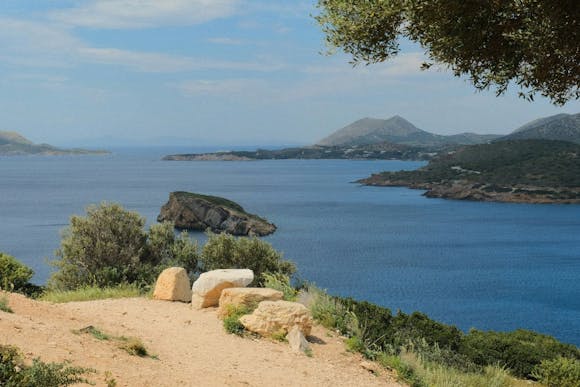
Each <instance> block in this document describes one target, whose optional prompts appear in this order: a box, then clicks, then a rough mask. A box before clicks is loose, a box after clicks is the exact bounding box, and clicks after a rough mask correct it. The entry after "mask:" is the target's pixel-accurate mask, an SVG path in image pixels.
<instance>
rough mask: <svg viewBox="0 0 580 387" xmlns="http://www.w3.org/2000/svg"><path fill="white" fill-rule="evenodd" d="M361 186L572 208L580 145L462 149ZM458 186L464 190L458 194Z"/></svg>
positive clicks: (502, 144)
mask: <svg viewBox="0 0 580 387" xmlns="http://www.w3.org/2000/svg"><path fill="white" fill-rule="evenodd" d="M360 182H361V183H363V184H369V185H386V186H388V185H403V186H409V187H411V188H422V189H428V190H433V191H435V192H438V193H441V192H444V194H445V193H447V194H449V197H454V196H453V195H459V194H461V195H464V196H461V197H459V196H456V198H474V197H469V196H465V195H469V192H468V193H467V194H466V192H465V191H472V192H478V193H479V194H480V195H485V193H486V192H487V193H490V194H494V193H499V194H504V195H503V196H501V198H504V199H506V197H507V198H508V199H509V197H510V196H512V197H514V196H517V195H527V197H528V198H532V199H533V197H534V196H537V197H542V198H543V199H544V200H548V201H554V202H558V201H563V202H565V201H572V202H573V201H577V200H580V145H578V144H573V143H569V142H563V141H550V140H518V141H499V142H495V143H491V144H481V145H472V146H465V147H461V148H458V149H457V150H455V151H451V152H447V153H445V154H441V155H439V156H437V157H436V158H434V159H433V160H431V161H430V162H429V164H428V165H427V166H425V167H423V168H421V169H418V170H415V171H399V172H382V173H380V174H376V175H373V176H371V177H369V178H366V179H362V180H360ZM458 185H462V186H463V188H462V189H463V190H462V191H460V190H458V189H457V186H458ZM445 191H446V192H445ZM443 197H444V196H443ZM475 198H477V197H475ZM491 198H492V199H493V197H491ZM483 199H485V196H484V197H483ZM483 199H480V200H483ZM522 201H526V196H523V197H522Z"/></svg>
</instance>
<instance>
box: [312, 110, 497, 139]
mask: <svg viewBox="0 0 580 387" xmlns="http://www.w3.org/2000/svg"><path fill="white" fill-rule="evenodd" d="M499 137H500V136H499V135H493V134H491V135H480V134H477V133H469V132H466V133H460V134H455V135H449V136H445V135H440V134H435V133H431V132H428V131H425V130H422V129H419V128H418V127H416V126H415V125H414V124H412V123H411V122H409V121H408V120H406V119H405V118H403V117H401V116H399V115H395V116H392V117H390V118H387V119H378V118H369V117H366V118H362V119H360V120H357V121H354V122H353V123H351V124H349V125H347V126H345V127H343V128H341V129H339V130H337V131H335V132H334V133H332V134H330V135H329V136H326V137H324V138H323V139H322V140H320V141H318V143H317V145H322V146H351V145H372V144H377V143H381V142H391V143H394V144H402V145H409V146H421V147H442V146H447V145H468V144H480V143H485V142H488V141H491V140H494V139H496V138H499Z"/></svg>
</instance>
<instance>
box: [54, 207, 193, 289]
mask: <svg viewBox="0 0 580 387" xmlns="http://www.w3.org/2000/svg"><path fill="white" fill-rule="evenodd" d="M144 226H145V219H144V218H143V217H141V216H140V215H139V214H137V213H136V212H132V211H127V210H125V209H123V208H122V207H121V206H120V205H118V204H108V203H102V204H100V205H99V206H95V205H92V206H89V207H88V208H87V215H86V216H72V217H71V219H70V225H69V226H68V227H67V228H66V229H65V230H64V231H63V238H62V241H61V246H60V248H59V249H58V250H57V251H56V253H55V254H56V256H57V257H59V258H60V259H58V260H56V261H54V262H53V265H54V266H55V267H56V268H57V269H58V271H57V272H55V273H54V274H53V275H52V276H51V278H50V280H49V288H50V289H52V290H74V289H78V288H82V287H85V286H97V287H114V286H116V285H119V284H123V283H125V284H134V285H137V286H139V287H141V288H147V287H148V286H150V285H151V284H153V283H154V282H155V280H156V279H157V276H158V275H159V273H160V272H161V271H162V270H163V269H165V268H167V267H169V266H182V267H185V268H186V270H188V271H189V272H190V275H193V272H194V271H195V270H196V267H197V257H198V255H199V253H198V248H197V245H196V244H194V243H192V242H191V240H190V239H189V237H188V236H187V234H186V233H185V234H181V235H179V236H177V237H176V236H175V233H174V231H173V225H171V223H163V224H156V225H153V226H151V228H150V229H149V231H148V232H146V231H145V230H144Z"/></svg>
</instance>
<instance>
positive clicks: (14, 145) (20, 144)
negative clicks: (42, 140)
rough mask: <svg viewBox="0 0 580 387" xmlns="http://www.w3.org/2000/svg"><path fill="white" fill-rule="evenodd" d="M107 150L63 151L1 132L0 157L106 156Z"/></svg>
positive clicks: (15, 133) (76, 149)
mask: <svg viewBox="0 0 580 387" xmlns="http://www.w3.org/2000/svg"><path fill="white" fill-rule="evenodd" d="M109 153H110V152H109V151H106V150H87V149H78V148H75V149H63V148H57V147H55V146H52V145H48V144H34V143H33V142H32V141H30V140H28V139H27V138H25V137H24V136H22V135H21V134H19V133H17V132H6V131H1V130H0V156H20V155H39V156H62V155H105V154H109Z"/></svg>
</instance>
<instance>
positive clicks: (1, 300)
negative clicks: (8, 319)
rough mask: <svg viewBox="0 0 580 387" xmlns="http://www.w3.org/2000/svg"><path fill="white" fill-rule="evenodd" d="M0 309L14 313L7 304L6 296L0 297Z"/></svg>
mask: <svg viewBox="0 0 580 387" xmlns="http://www.w3.org/2000/svg"><path fill="white" fill-rule="evenodd" d="M0 311H2V312H6V313H14V311H13V310H12V309H11V308H10V305H8V297H6V296H2V297H0Z"/></svg>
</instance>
